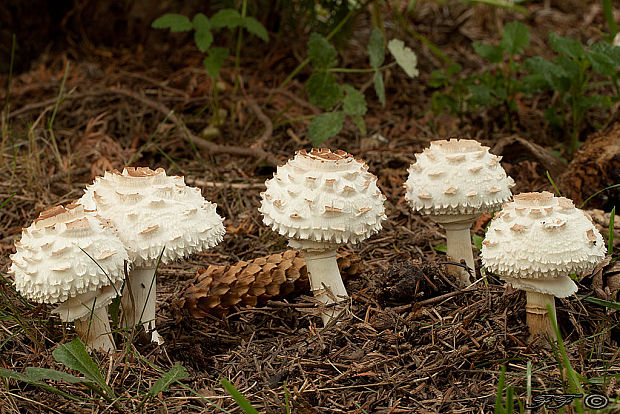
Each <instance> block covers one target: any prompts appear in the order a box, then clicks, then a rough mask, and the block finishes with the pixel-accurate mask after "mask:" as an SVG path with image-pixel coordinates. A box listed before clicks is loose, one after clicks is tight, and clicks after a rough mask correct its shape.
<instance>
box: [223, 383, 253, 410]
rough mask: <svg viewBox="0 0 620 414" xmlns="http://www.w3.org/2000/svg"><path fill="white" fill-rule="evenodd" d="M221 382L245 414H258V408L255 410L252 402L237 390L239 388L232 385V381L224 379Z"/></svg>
mask: <svg viewBox="0 0 620 414" xmlns="http://www.w3.org/2000/svg"><path fill="white" fill-rule="evenodd" d="M220 382H221V383H222V386H223V387H224V388H225V389H226V391H227V392H228V393H229V394H230V395H231V397H233V399H234V400H235V402H236V403H237V405H239V407H240V408H241V410H242V411H243V412H244V413H245V414H258V411H257V410H256V408H254V407H253V406H252V404H250V402H249V401H248V400H247V399H246V398H245V397H244V396H243V394H241V393H240V392H239V390H237V388H235V386H234V385H232V384H231V383H230V381H228V380H227V379H225V378H222V380H221V381H220Z"/></svg>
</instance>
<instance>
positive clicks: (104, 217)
mask: <svg viewBox="0 0 620 414" xmlns="http://www.w3.org/2000/svg"><path fill="white" fill-rule="evenodd" d="M215 209H216V206H215V205H214V204H213V203H210V202H209V201H206V200H205V199H204V198H203V197H202V195H201V193H200V189H198V188H193V187H188V186H187V185H185V181H184V179H183V178H182V177H176V176H168V175H166V173H165V171H164V170H163V169H161V168H160V169H157V170H155V171H153V170H151V169H149V168H140V167H138V168H132V167H127V168H125V169H124V170H123V172H122V173H121V172H118V171H109V172H106V173H105V175H104V176H103V177H99V178H97V179H96V180H95V182H94V183H93V184H92V185H90V186H89V187H88V188H87V189H86V191H85V194H84V196H83V197H82V198H81V199H79V200H77V201H76V202H75V203H74V204H69V205H67V206H66V207H62V206H58V207H54V208H52V209H50V210H47V211H44V212H43V213H41V215H40V217H39V218H38V219H36V220H35V221H34V223H33V224H32V225H31V226H30V227H28V228H26V229H23V231H22V238H21V240H20V241H18V242H16V243H15V246H16V249H17V252H16V253H15V254H14V255H13V256H12V261H13V263H12V265H11V268H10V270H9V273H11V274H12V275H13V277H14V280H15V287H16V289H17V290H18V291H19V292H20V293H21V294H23V295H24V296H25V297H27V298H28V299H31V300H35V301H38V302H44V303H50V304H55V303H60V305H59V306H58V307H57V308H56V309H55V310H54V311H53V312H54V313H58V314H59V315H60V317H61V319H62V320H63V321H66V322H70V321H74V323H75V328H76V331H77V332H78V334H79V335H80V336H81V337H82V339H84V341H85V342H86V343H87V345H88V346H90V347H91V348H94V349H100V350H103V351H112V350H114V349H115V344H114V341H113V338H112V335H111V332H110V325H109V321H108V312H107V306H108V305H109V304H110V302H111V301H112V300H113V299H114V298H115V297H116V296H117V295H118V294H119V293H120V292H121V284H122V282H123V281H124V280H125V277H126V275H125V270H126V269H127V270H129V269H131V270H129V273H128V280H126V281H125V286H124V288H123V289H122V304H123V321H124V325H125V326H126V327H133V326H135V325H136V324H140V323H143V324H144V327H145V329H146V331H147V332H149V331H152V340H153V341H154V342H157V343H159V344H161V343H162V342H163V339H162V338H161V337H160V336H159V334H158V333H157V331H156V330H155V294H156V283H155V281H156V278H155V268H156V266H157V265H158V263H159V262H161V263H168V262H170V261H172V260H176V259H179V258H182V257H184V256H186V255H189V254H191V253H194V252H198V251H201V250H203V249H205V248H209V247H213V246H215V245H216V244H218V243H219V242H220V241H221V240H222V238H223V236H224V233H225V230H224V226H223V224H222V221H223V220H222V218H221V217H220V216H219V215H218V214H217V213H216V211H215Z"/></svg>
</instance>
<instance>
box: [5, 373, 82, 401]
mask: <svg viewBox="0 0 620 414" xmlns="http://www.w3.org/2000/svg"><path fill="white" fill-rule="evenodd" d="M0 377H3V378H7V379H12V380H15V381H21V382H25V383H26V384H31V385H34V386H37V387H39V388H42V389H44V390H46V391H49V392H52V393H54V394H58V395H62V396H63V397H65V398H69V399H72V400H79V398H77V397H76V396H74V395H71V394H68V393H66V392H63V391H60V390H59V389H58V388H55V387H52V386H51V385H48V384H46V383H44V382H41V381H38V380H33V379H31V378H30V377H28V376H27V375H24V374H22V373H19V372H15V371H11V370H9V369H5V368H0Z"/></svg>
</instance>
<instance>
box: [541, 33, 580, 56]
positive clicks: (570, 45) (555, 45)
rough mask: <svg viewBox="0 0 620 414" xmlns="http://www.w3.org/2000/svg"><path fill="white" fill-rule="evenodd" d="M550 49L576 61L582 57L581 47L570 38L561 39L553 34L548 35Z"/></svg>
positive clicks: (561, 37)
mask: <svg viewBox="0 0 620 414" xmlns="http://www.w3.org/2000/svg"><path fill="white" fill-rule="evenodd" d="M549 43H550V44H551V48H552V49H553V50H555V51H556V52H558V53H563V54H565V55H567V56H569V57H571V58H572V59H575V60H578V59H581V58H583V57H584V55H585V50H584V48H583V45H582V44H581V43H579V42H578V41H576V40H574V39H571V38H570V37H563V36H560V35H557V34H555V33H553V32H551V33H549Z"/></svg>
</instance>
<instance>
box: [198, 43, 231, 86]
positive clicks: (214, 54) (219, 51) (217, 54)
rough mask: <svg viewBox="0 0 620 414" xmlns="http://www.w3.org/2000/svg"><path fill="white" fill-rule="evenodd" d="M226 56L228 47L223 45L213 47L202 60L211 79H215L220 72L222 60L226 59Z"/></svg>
mask: <svg viewBox="0 0 620 414" xmlns="http://www.w3.org/2000/svg"><path fill="white" fill-rule="evenodd" d="M227 57H228V49H226V48H225V47H214V48H213V49H211V50H209V54H208V55H207V57H205V58H204V60H203V61H202V64H203V65H204V66H205V69H206V70H207V73H208V74H209V76H211V77H212V78H213V79H217V77H218V76H219V74H220V69H222V65H223V64H224V60H226V58H227Z"/></svg>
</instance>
